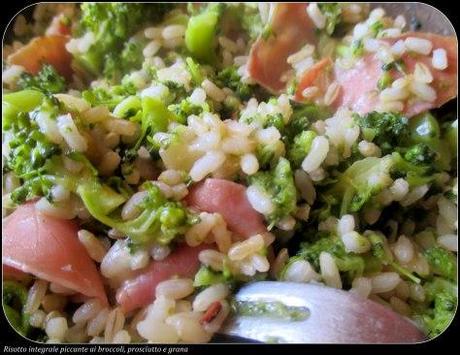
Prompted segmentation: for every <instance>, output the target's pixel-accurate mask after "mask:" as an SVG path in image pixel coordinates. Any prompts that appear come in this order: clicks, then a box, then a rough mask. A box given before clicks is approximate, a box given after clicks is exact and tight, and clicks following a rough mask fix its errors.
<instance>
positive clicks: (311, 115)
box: [283, 102, 329, 141]
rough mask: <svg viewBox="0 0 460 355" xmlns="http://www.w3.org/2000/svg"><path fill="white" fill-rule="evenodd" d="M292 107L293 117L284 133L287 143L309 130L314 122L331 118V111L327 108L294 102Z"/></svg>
mask: <svg viewBox="0 0 460 355" xmlns="http://www.w3.org/2000/svg"><path fill="white" fill-rule="evenodd" d="M291 106H292V115H291V117H290V119H289V124H288V125H286V128H285V130H284V132H283V135H284V136H285V140H287V141H292V140H293V139H294V137H295V136H297V135H298V134H300V133H302V132H303V131H306V130H308V128H309V127H310V124H311V123H312V122H315V121H317V120H322V119H326V118H327V117H329V111H328V109H327V108H325V107H320V106H317V105H313V104H299V103H294V102H293V103H291Z"/></svg>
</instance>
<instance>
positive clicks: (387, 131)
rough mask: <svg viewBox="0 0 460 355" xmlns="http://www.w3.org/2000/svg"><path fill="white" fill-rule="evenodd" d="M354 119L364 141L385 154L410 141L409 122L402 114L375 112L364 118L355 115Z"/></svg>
mask: <svg viewBox="0 0 460 355" xmlns="http://www.w3.org/2000/svg"><path fill="white" fill-rule="evenodd" d="M354 117H355V121H356V123H357V124H358V126H359V127H360V128H361V131H362V134H363V137H364V139H366V140H367V141H371V142H374V143H375V144H377V145H378V146H379V147H380V149H381V150H382V153H383V154H386V153H389V152H391V151H392V150H393V147H395V146H399V145H401V144H400V143H401V142H404V140H407V139H408V136H409V120H408V119H407V118H406V117H404V116H402V115H400V114H397V113H391V112H384V113H380V112H375V111H374V112H370V113H367V114H365V115H363V116H360V115H358V114H355V115H354Z"/></svg>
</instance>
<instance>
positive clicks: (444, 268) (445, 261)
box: [423, 246, 457, 281]
mask: <svg viewBox="0 0 460 355" xmlns="http://www.w3.org/2000/svg"><path fill="white" fill-rule="evenodd" d="M423 254H424V255H425V258H426V259H427V261H428V263H429V264H430V267H431V270H432V271H433V273H434V274H436V275H440V276H442V277H444V278H446V279H448V280H451V281H455V280H456V279H457V259H456V258H455V256H454V255H453V254H452V253H450V252H449V251H447V250H445V249H443V248H441V247H438V246H436V247H432V248H429V249H427V250H425V251H424V253H423Z"/></svg>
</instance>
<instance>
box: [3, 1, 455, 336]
mask: <svg viewBox="0 0 460 355" xmlns="http://www.w3.org/2000/svg"><path fill="white" fill-rule="evenodd" d="M374 5H375V4H374ZM405 16H406V17H405ZM410 16H411V14H401V15H399V16H397V17H396V18H392V17H390V16H388V15H387V14H386V12H385V10H384V9H383V8H379V7H377V6H373V7H372V8H369V5H368V4H367V5H366V4H356V3H349V4H348V3H291V4H285V3H277V4H264V3H260V4H257V3H254V4H252V3H232V4H230V3H210V4H206V3H203V4H192V3H190V4H185V3H184V4H169V3H84V4H59V3H54V4H38V5H35V6H33V7H30V8H27V9H25V10H23V11H22V12H21V13H20V14H18V15H17V16H16V17H15V18H14V20H13V22H12V23H11V25H10V27H9V29H8V31H7V34H6V37H5V42H4V43H3V77H2V79H3V95H2V169H3V186H2V187H3V194H2V206H3V210H2V216H3V229H2V249H3V252H2V267H3V280H2V282H3V311H4V313H5V315H6V317H7V318H8V320H9V323H10V325H11V326H12V327H13V328H14V329H15V330H16V331H17V332H18V333H19V334H21V335H22V336H24V337H26V338H29V339H32V340H35V341H39V342H47V343H203V342H210V341H213V337H214V336H215V334H217V333H219V330H220V329H222V326H223V325H224V324H225V322H226V320H228V319H230V317H235V316H236V317H237V316H238V312H239V309H238V307H236V303H235V301H234V298H233V295H235V293H236V292H238V289H239V288H240V287H241V286H242V285H245V284H247V283H251V282H256V281H260V280H272V281H280V282H283V281H286V282H288V281H289V282H296V283H299V284H301V283H315V284H322V285H325V286H327V287H332V288H338V289H343V290H345V291H346V292H351V293H354V294H356V295H358V296H359V297H362V298H363V300H364V299H366V298H368V299H370V300H372V301H374V302H378V303H380V304H383V305H384V306H386V307H388V308H390V309H392V310H393V311H394V312H396V313H398V314H399V316H400V317H405V318H407V319H409V320H410V321H411V322H413V323H414V324H416V325H417V327H419V328H420V330H421V331H423V332H424V334H426V336H427V338H433V337H435V336H437V335H439V334H441V333H442V332H443V331H444V330H445V329H446V328H447V327H448V326H449V324H450V322H451V320H452V318H453V316H454V315H455V312H456V308H457V194H458V192H457V189H458V187H457V186H458V184H457V124H458V123H457V122H458V121H457V116H456V115H457V113H456V107H455V105H456V102H455V99H456V97H457V39H456V37H454V36H446V35H440V34H434V33H427V32H422V31H420V30H419V27H418V26H417V23H416V21H414V19H412V18H411V17H410ZM262 308H263V307H262ZM399 316H398V317H399ZM267 341H268V340H267Z"/></svg>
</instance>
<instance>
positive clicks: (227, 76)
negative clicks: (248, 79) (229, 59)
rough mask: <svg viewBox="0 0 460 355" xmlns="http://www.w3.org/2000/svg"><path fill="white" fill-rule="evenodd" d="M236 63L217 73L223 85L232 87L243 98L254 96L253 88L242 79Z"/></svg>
mask: <svg viewBox="0 0 460 355" xmlns="http://www.w3.org/2000/svg"><path fill="white" fill-rule="evenodd" d="M237 69H238V68H237V67H236V66H235V65H233V66H230V67H227V68H225V69H223V70H222V71H220V72H219V73H218V74H217V79H218V80H219V81H220V84H221V86H223V87H228V88H230V89H232V90H233V91H234V92H235V93H236V95H237V96H238V97H239V98H240V99H241V100H248V99H249V98H250V97H251V96H252V88H251V86H250V85H248V84H245V83H243V82H242V80H241V76H240V75H239V74H238V72H237Z"/></svg>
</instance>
